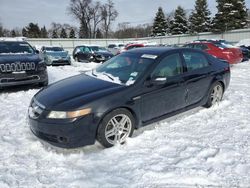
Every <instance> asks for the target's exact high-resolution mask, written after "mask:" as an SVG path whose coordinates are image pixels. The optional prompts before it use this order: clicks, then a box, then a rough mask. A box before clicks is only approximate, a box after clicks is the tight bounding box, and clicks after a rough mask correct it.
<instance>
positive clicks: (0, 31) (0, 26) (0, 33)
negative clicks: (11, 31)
mask: <svg viewBox="0 0 250 188" xmlns="http://www.w3.org/2000/svg"><path fill="white" fill-rule="evenodd" d="M3 36H4V35H3V26H2V24H1V23H0V37H3Z"/></svg>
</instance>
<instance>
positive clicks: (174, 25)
mask: <svg viewBox="0 0 250 188" xmlns="http://www.w3.org/2000/svg"><path fill="white" fill-rule="evenodd" d="M170 31H171V34H172V35H177V34H185V33H187V32H188V21H187V17H186V13H185V10H184V9H183V8H182V7H181V6H178V7H177V9H176V10H175V13H174V19H173V20H172V21H171V22H170Z"/></svg>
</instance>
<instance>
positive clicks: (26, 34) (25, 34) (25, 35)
mask: <svg viewBox="0 0 250 188" xmlns="http://www.w3.org/2000/svg"><path fill="white" fill-rule="evenodd" d="M22 36H23V37H28V32H27V30H26V29H25V28H23V29H22Z"/></svg>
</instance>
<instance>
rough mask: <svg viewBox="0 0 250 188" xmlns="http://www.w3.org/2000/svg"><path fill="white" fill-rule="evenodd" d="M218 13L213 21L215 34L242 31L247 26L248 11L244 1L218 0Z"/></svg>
mask: <svg viewBox="0 0 250 188" xmlns="http://www.w3.org/2000/svg"><path fill="white" fill-rule="evenodd" d="M216 1H217V3H218V5H217V9H218V12H217V13H216V14H215V17H214V19H213V23H212V27H213V32H215V33H222V32H225V31H228V30H233V29H242V28H244V27H246V25H247V9H246V5H245V1H244V0H216Z"/></svg>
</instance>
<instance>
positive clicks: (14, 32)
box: [10, 29, 17, 37]
mask: <svg viewBox="0 0 250 188" xmlns="http://www.w3.org/2000/svg"><path fill="white" fill-rule="evenodd" d="M10 33H11V37H16V36H17V35H16V31H15V30H14V29H13V30H11V32H10Z"/></svg>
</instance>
